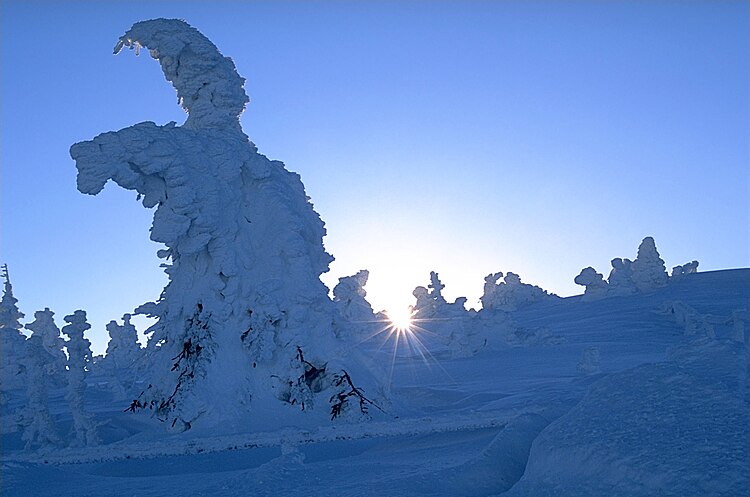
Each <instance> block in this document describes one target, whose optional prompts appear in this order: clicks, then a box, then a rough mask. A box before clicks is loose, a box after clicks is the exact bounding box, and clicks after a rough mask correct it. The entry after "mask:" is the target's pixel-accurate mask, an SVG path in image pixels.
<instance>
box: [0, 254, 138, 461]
mask: <svg viewBox="0 0 750 497" xmlns="http://www.w3.org/2000/svg"><path fill="white" fill-rule="evenodd" d="M2 277H3V278H4V280H5V281H4V289H3V297H2V300H0V338H2V346H3V349H2V351H3V353H2V356H1V357H2V375H1V376H0V378H1V383H0V399H1V400H2V406H1V407H2V410H3V416H4V417H6V416H9V417H8V418H6V419H11V420H12V421H11V423H10V424H11V425H15V426H16V427H17V428H20V429H21V430H22V439H23V440H24V441H25V443H26V447H27V448H32V447H37V446H48V445H54V446H62V445H72V446H89V445H95V444H96V443H98V437H97V433H96V425H95V423H94V421H93V420H92V417H91V416H90V414H89V413H87V412H86V402H85V392H86V380H87V378H88V377H89V376H90V375H91V374H92V372H94V370H95V369H97V370H98V371H96V372H97V373H98V374H99V375H100V376H102V377H104V378H106V379H107V380H108V382H111V383H113V384H120V382H121V381H122V379H123V378H127V377H128V376H130V377H133V375H134V374H135V373H134V368H133V365H134V363H135V361H136V360H137V359H138V357H139V356H140V353H141V348H140V345H139V344H138V341H137V332H136V330H135V328H134V327H133V326H132V325H130V324H129V322H128V320H127V318H129V316H127V315H126V322H125V325H124V326H123V327H122V328H126V329H127V330H126V332H125V333H122V332H121V333H117V331H115V328H111V329H110V327H109V326H108V330H110V337H111V340H110V347H109V348H108V349H107V352H108V356H107V358H106V359H105V360H102V361H101V362H100V364H98V363H95V361H94V358H93V357H92V353H91V342H89V340H87V339H86V338H85V337H84V332H85V331H86V330H88V329H90V328H91V325H90V324H89V323H88V322H87V321H86V312H85V311H82V310H77V311H75V312H74V313H73V314H70V315H68V316H65V318H64V321H65V323H67V324H66V325H65V326H63V328H62V330H60V328H58V327H57V325H56V324H55V319H54V312H52V311H51V310H50V309H48V308H45V309H44V310H41V311H36V312H35V313H34V320H33V321H31V322H29V323H27V324H26V325H22V324H21V319H23V318H24V314H23V313H22V312H21V311H20V310H19V308H18V305H17V304H18V299H16V298H15V296H14V295H13V286H12V284H11V281H10V275H9V273H8V267H7V266H6V265H4V266H3V268H2ZM113 323H114V324H115V326H117V325H116V323H115V322H114V321H113V322H112V323H110V325H112V324H113ZM24 328H25V329H26V330H28V333H29V334H28V336H27V335H25V334H24V333H22V332H21V330H22V329H24ZM63 337H66V338H67V339H65V338H63ZM110 352H111V355H110ZM110 364H112V365H114V364H117V366H118V367H119V369H117V370H114V369H110V368H111V367H112V366H109V365H110ZM105 367H106V369H104V368H105ZM50 388H54V389H60V388H62V389H65V400H66V403H67V406H68V409H69V411H70V414H71V417H72V421H73V422H72V428H71V430H70V433H67V434H64V433H60V432H59V429H58V428H57V427H56V426H55V423H54V422H53V420H52V417H51V416H50V411H49V389H50ZM123 390H124V389H123ZM13 391H15V392H17V393H18V394H19V395H20V396H21V397H22V399H21V402H20V406H21V407H20V408H17V409H12V407H11V406H10V405H9V400H10V394H11V392H13ZM124 393H125V392H124V391H123V394H124ZM6 424H7V423H6Z"/></svg>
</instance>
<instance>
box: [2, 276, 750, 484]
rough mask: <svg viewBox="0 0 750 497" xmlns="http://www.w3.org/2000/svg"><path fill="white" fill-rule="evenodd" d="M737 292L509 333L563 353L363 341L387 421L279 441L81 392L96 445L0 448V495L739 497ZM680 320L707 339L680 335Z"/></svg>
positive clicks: (633, 300) (572, 301)
mask: <svg viewBox="0 0 750 497" xmlns="http://www.w3.org/2000/svg"><path fill="white" fill-rule="evenodd" d="M749 279H750V270H748V269H741V270H727V271H717V272H707V273H697V274H688V275H685V276H684V277H682V278H679V279H678V280H676V281H671V282H670V283H669V284H668V285H667V286H664V287H661V288H658V289H656V290H654V291H652V292H650V293H647V294H641V293H639V294H634V295H630V296H622V297H610V298H607V299H603V300H598V301H584V300H583V299H582V298H581V297H580V296H579V297H570V298H564V299H559V300H554V301H552V302H540V303H537V304H532V305H529V306H527V307H524V308H523V309H520V310H517V311H512V312H510V313H508V317H509V318H510V319H512V320H513V322H514V323H515V324H516V326H517V327H518V328H520V329H540V328H544V329H546V330H547V332H548V333H549V334H550V335H552V336H557V337H560V338H564V340H558V341H554V342H549V341H548V342H543V341H541V342H528V343H523V344H521V343H509V342H505V341H504V340H497V341H495V342H493V343H492V344H491V345H488V346H486V347H484V348H482V349H481V350H480V351H479V352H478V353H477V354H475V355H473V356H472V357H453V356H452V354H451V353H450V350H449V349H447V348H445V347H443V348H442V349H441V348H440V347H434V348H433V349H432V350H429V351H425V355H426V359H425V360H423V358H422V357H421V355H420V354H418V353H416V352H415V353H413V354H404V353H402V352H404V349H403V345H402V349H401V350H400V351H399V352H398V353H396V351H395V350H394V348H395V346H396V343H397V342H396V339H395V337H394V336H391V338H390V339H387V338H385V337H384V336H383V335H378V336H375V337H374V338H371V339H369V340H367V339H365V338H366V337H362V338H363V339H362V342H361V343H360V344H359V345H358V346H357V347H356V348H355V349H353V350H356V352H357V353H358V354H359V355H360V356H361V357H365V358H370V359H371V360H372V361H375V362H378V363H381V364H385V365H387V367H388V369H389V374H390V383H389V384H390V389H391V399H392V402H391V404H390V405H388V406H387V408H386V410H387V415H385V414H382V413H380V416H379V417H378V418H377V419H372V420H370V421H366V420H363V421H354V420H346V419H345V420H339V419H337V420H335V421H330V420H329V419H328V418H321V417H316V415H315V414H314V413H313V412H306V413H304V414H303V416H301V417H300V416H296V415H295V416H286V415H285V414H284V409H286V410H293V409H294V407H293V406H286V407H285V408H282V410H281V411H280V412H279V414H278V416H279V417H281V418H283V419H284V422H283V423H282V424H283V427H281V428H278V427H277V428H272V429H269V430H257V429H254V428H253V427H252V426H250V425H247V426H245V427H242V426H226V427H214V428H211V429H210V430H209V429H203V430H202V429H200V427H198V428H194V429H193V430H189V431H186V432H183V433H169V432H165V431H164V430H163V427H162V423H159V422H158V421H156V420H154V419H153V418H149V417H148V416H143V415H136V414H132V413H124V412H123V410H124V407H126V406H124V405H123V404H121V403H119V402H117V401H113V397H112V394H111V391H110V389H109V388H108V387H107V385H106V384H100V379H97V378H89V380H88V381H89V383H88V388H87V389H86V396H87V398H86V402H87V405H89V406H91V411H92V412H93V416H94V417H95V420H96V421H97V424H98V426H99V428H98V430H99V436H100V437H101V439H102V444H101V445H99V446H96V447H80V448H65V449H59V448H54V449H53V448H48V449H41V450H35V451H24V450H23V440H22V439H21V432H19V431H8V432H6V433H5V434H4V436H3V462H2V464H3V466H2V474H3V483H2V485H3V487H2V490H3V495H5V496H9V497H11V496H24V495H30V494H32V493H33V494H34V495H38V496H53V495H54V496H58V497H63V496H94V495H114V496H126V495H127V496H131V495H139V496H157V495H176V496H183V495H184V496H198V495H226V496H244V495H259V496H263V495H268V496H271V495H295V494H297V493H299V492H301V491H303V492H304V494H305V495H312V496H324V495H337V496H339V495H340V496H364V495H399V496H421V495H425V496H458V495H464V496H490V495H512V496H532V495H533V496H546V495H550V496H551V495H556V496H582V497H585V496H610V495H617V496H636V495H637V496H658V495H678V496H701V497H702V496H741V495H747V494H748V469H747V468H748V466H747V463H748V450H747V442H748V431H747V426H748V415H747V408H748V390H747V352H748V349H747V345H748V330H747V304H748V297H749V294H748V282H749ZM675 303H679V304H680V305H677V306H675ZM675 307H676V308H677V309H681V310H683V311H684V312H683V314H679V313H675V312H670V311H669V309H675ZM685 309H687V310H685ZM685 315H687V316H693V318H695V316H701V319H702V320H703V321H705V322H708V323H710V324H711V325H712V328H713V336H709V335H708V334H707V333H704V332H690V333H687V332H686V329H687V327H689V325H687V324H686V323H689V322H690V321H689V319H686V318H685ZM435 324H437V323H435ZM432 326H433V323H431V322H430V321H429V320H425V321H423V322H421V323H420V328H422V329H424V330H425V331H424V332H422V333H425V334H426V333H428V332H429V330H430V328H431V327H432ZM464 326H465V327H467V326H471V325H469V324H466V323H464ZM593 350H596V351H597V352H598V354H596V353H593V352H592V351H593ZM587 351H588V352H587ZM597 356H598V357H597ZM581 364H583V365H585V366H587V367H586V368H584V369H586V371H585V372H584V373H585V374H581V373H582V372H581V371H579V370H580V366H581ZM593 366H596V367H593ZM102 383H103V380H102ZM11 394H12V395H11V398H10V402H9V405H10V408H11V409H12V408H13V406H17V405H20V403H21V398H20V397H21V392H15V391H12V392H11ZM63 396H64V391H63V390H62V389H51V390H50V398H51V402H50V413H51V417H52V418H53V420H54V422H55V424H56V425H57V426H58V428H63V427H65V426H70V424H71V418H70V413H69V411H68V410H67V409H66V408H65V406H64V404H65V400H64V397H63ZM4 419H6V417H4Z"/></svg>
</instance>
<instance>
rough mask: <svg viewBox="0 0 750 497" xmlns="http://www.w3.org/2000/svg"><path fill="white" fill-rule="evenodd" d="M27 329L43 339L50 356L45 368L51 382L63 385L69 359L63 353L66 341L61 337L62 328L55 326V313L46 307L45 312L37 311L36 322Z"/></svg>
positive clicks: (28, 325) (27, 325)
mask: <svg viewBox="0 0 750 497" xmlns="http://www.w3.org/2000/svg"><path fill="white" fill-rule="evenodd" d="M25 328H26V329H27V330H30V331H32V332H33V333H32V336H36V337H39V338H40V339H41V343H42V346H43V347H44V349H45V351H46V352H47V354H48V355H49V358H48V360H46V362H45V364H46V366H45V367H47V369H48V370H49V373H50V381H52V382H53V383H54V384H55V385H61V384H63V383H64V382H65V374H66V373H65V371H66V368H67V361H68V359H67V358H66V357H65V352H64V351H63V349H64V348H65V340H63V338H62V337H61V336H60V328H58V327H57V325H56V324H55V313H54V312H52V311H51V310H49V308H48V307H45V308H44V310H43V311H36V312H35V313H34V321H32V322H31V323H28V324H26V326H25ZM27 343H31V342H27Z"/></svg>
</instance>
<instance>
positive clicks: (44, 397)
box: [20, 309, 62, 450]
mask: <svg viewBox="0 0 750 497" xmlns="http://www.w3.org/2000/svg"><path fill="white" fill-rule="evenodd" d="M47 311H49V309H47ZM42 313H44V311H39V312H37V313H36V316H37V319H36V321H34V322H35V323H39V326H35V327H34V328H37V329H39V330H40V331H39V332H38V331H34V333H32V335H31V336H30V337H29V338H28V340H27V341H26V342H27V347H26V356H25V358H24V365H25V366H26V396H27V399H28V401H27V404H26V406H25V408H24V409H23V410H22V412H21V415H20V424H21V426H22V427H23V434H22V435H21V439H22V440H23V441H24V442H26V445H25V447H26V449H27V450H29V449H31V448H32V447H35V446H40V447H45V446H48V445H59V444H60V437H59V436H58V434H57V430H56V429H55V423H54V422H53V421H52V417H51V416H50V412H49V397H48V393H47V385H48V383H49V382H50V380H53V379H54V378H55V376H56V375H59V374H61V373H62V372H61V371H60V370H59V369H58V365H57V364H56V362H57V358H56V357H54V356H53V355H52V354H50V353H49V351H48V350H47V347H46V346H45V344H44V335H43V334H42V333H44V330H45V325H47V324H48V322H46V320H45V317H46V316H45V315H44V314H42ZM40 314H42V318H41V321H40V317H39V315H40ZM50 314H51V312H50ZM31 324H34V323H31ZM52 324H53V325H54V323H52ZM28 327H29V326H28V325H27V328H28ZM29 329H33V328H29Z"/></svg>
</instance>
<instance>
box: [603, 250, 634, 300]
mask: <svg viewBox="0 0 750 497" xmlns="http://www.w3.org/2000/svg"><path fill="white" fill-rule="evenodd" d="M611 264H612V270H611V271H610V272H609V277H608V278H607V283H608V284H609V286H608V288H607V293H608V294H609V295H612V296H616V295H632V294H634V293H636V292H637V291H638V288H636V286H635V282H634V281H633V267H632V265H633V261H631V260H630V259H620V258H619V257H616V258H614V259H612V262H611Z"/></svg>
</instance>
